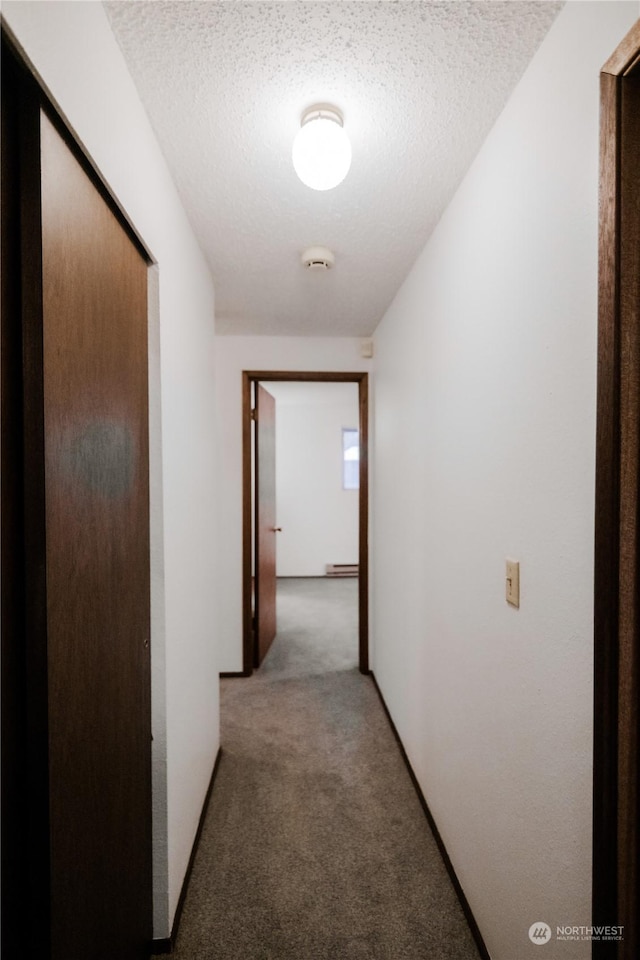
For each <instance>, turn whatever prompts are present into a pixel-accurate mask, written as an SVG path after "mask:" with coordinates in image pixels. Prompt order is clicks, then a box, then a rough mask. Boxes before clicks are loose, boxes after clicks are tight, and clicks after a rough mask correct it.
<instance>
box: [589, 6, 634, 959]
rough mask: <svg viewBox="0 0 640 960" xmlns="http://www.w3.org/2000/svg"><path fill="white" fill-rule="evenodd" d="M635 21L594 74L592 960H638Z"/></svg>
mask: <svg viewBox="0 0 640 960" xmlns="http://www.w3.org/2000/svg"><path fill="white" fill-rule="evenodd" d="M639 57H640V21H638V23H636V24H635V25H634V27H633V28H632V29H631V31H630V32H629V33H628V35H627V36H626V37H625V39H624V40H623V41H622V43H621V44H620V45H619V47H618V48H617V50H616V51H615V53H614V54H613V56H612V57H611V58H610V59H609V60H608V61H607V63H606V64H605V66H604V67H603V69H602V72H601V75H600V93H601V99H600V104H601V113H600V228H599V292H598V412H597V440H596V516H595V604H594V758H593V760H594V780H593V923H594V924H596V925H599V924H609V925H612V926H620V925H623V926H624V928H625V929H624V939H623V940H622V941H620V942H619V943H616V942H606V941H605V942H597V941H596V942H594V944H593V957H594V958H597V960H605V958H616V960H631V958H632V957H637V956H638V955H640V929H639V915H638V899H639V897H640V892H639V890H638V870H639V869H640V853H639V832H638V819H639V814H640V810H639V794H638V773H639V769H638V768H639V759H638V750H639V747H640V741H639V729H638V724H639V713H638V709H639V708H638V701H639V692H640V663H639V658H640V587H639V580H640V566H639V563H640V542H639V541H640V525H639V520H640V517H639V513H640V510H639V504H638V493H639V485H638V483H639V481H638V478H639V475H640V442H639V438H640V387H639V384H640V284H639V283H638V266H639V264H638V250H639V249H640V213H639V212H638V203H637V201H638V196H639V195H640V176H639V174H638V169H639V165H638V155H639V152H640V121H639V120H638V117H639V116H640V65H639Z"/></svg>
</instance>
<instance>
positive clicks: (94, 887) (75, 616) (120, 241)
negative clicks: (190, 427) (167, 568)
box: [41, 113, 152, 960]
mask: <svg viewBox="0 0 640 960" xmlns="http://www.w3.org/2000/svg"><path fill="white" fill-rule="evenodd" d="M41 178H42V190H41V198H42V200H41V203H42V351H43V353H42V383H43V404H44V488H45V489H44V498H45V534H46V553H45V559H46V624H47V625H46V631H47V674H48V676H47V690H48V747H49V758H48V761H49V831H50V847H49V855H50V878H51V879H50V883H51V890H50V896H51V956H52V958H53V960H86V958H88V957H91V958H93V960H99V958H100V960H101V958H105V960H106V958H110V960H111V958H113V957H118V958H119V960H133V958H140V957H146V956H148V954H149V947H150V941H151V937H152V930H151V916H152V911H151V876H152V872H151V853H152V850H151V721H150V717H151V713H150V650H149V640H150V600H149V594H150V585H149V506H148V504H149V469H148V425H147V424H148V410H147V402H148V401H147V391H148V387H147V303H146V290H147V266H146V262H145V260H144V259H143V257H142V256H141V254H140V252H139V251H138V249H137V248H136V246H135V245H134V243H133V242H132V240H131V239H130V237H129V235H128V233H127V232H126V231H125V229H124V228H123V226H122V225H121V223H120V222H119V220H118V219H117V218H116V216H115V215H114V213H113V212H112V210H111V207H110V206H109V204H108V203H107V202H106V201H105V199H104V198H103V196H102V195H101V194H100V193H99V192H98V190H97V189H96V187H95V186H94V184H93V182H92V180H91V179H90V178H89V176H88V175H87V174H86V173H85V171H84V169H83V167H82V166H81V165H80V163H79V162H78V160H77V159H76V158H75V155H74V153H72V151H71V150H70V149H69V147H68V146H67V144H66V143H65V141H64V140H63V138H62V137H61V135H60V134H59V133H58V131H57V130H56V129H55V128H54V126H53V125H52V123H51V122H50V121H49V120H48V119H47V117H46V116H45V115H44V113H42V114H41Z"/></svg>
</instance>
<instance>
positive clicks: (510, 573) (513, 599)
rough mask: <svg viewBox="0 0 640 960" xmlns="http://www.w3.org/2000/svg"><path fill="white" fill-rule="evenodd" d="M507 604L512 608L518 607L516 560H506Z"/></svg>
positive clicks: (517, 569) (518, 591)
mask: <svg viewBox="0 0 640 960" xmlns="http://www.w3.org/2000/svg"><path fill="white" fill-rule="evenodd" d="M506 587H507V592H506V599H507V603H510V604H511V606H512V607H519V606H520V563H519V561H518V560H507V582H506Z"/></svg>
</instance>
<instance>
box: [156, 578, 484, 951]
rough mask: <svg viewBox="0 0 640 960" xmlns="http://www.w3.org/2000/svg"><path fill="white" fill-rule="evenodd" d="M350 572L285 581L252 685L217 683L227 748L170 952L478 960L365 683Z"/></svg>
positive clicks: (394, 747) (381, 714)
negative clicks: (274, 631) (272, 634)
mask: <svg viewBox="0 0 640 960" xmlns="http://www.w3.org/2000/svg"><path fill="white" fill-rule="evenodd" d="M356 598H357V580H356V579H341V580H340V579H339V580H322V579H304V578H300V579H284V580H282V579H281V580H280V581H279V583H278V620H279V629H278V635H277V638H276V641H275V642H274V645H273V647H272V649H271V651H270V653H269V655H268V656H267V659H266V661H265V663H264V665H263V667H262V668H261V670H260V671H259V672H258V673H256V674H255V675H254V676H253V677H251V678H249V679H227V680H223V681H222V697H221V700H222V749H223V753H222V758H221V762H220V766H219V770H218V774H217V779H216V782H215V785H214V789H213V793H212V797H211V802H210V805H209V810H208V813H207V817H206V821H205V824H204V829H203V832H202V837H201V841H200V846H199V850H198V854H197V856H196V860H195V864H194V869H193V873H192V877H191V882H190V886H189V890H188V893H187V898H186V902H185V907H184V913H183V915H182V921H181V926H180V933H179V936H178V942H177V947H176V950H175V952H174V956H175V957H176V958H177V960H205V958H207V960H267V958H269V960H356V958H366V960H424V958H425V957H429V958H430V960H448V958H451V960H454V958H455V960H467V958H469V960H470V958H476V957H477V956H478V954H477V950H476V947H475V944H474V942H473V939H472V936H471V933H470V931H469V928H468V926H467V923H466V921H465V919H464V916H463V914H462V911H461V909H460V906H459V903H458V901H457V899H456V896H455V893H454V890H453V888H452V886H451V882H450V880H449V878H448V875H447V873H446V870H445V867H444V865H443V863H442V860H441V858H440V855H439V853H438V849H437V847H436V844H435V841H434V839H433V837H432V835H431V833H430V830H429V827H428V824H427V821H426V819H425V817H424V814H423V811H422V809H421V806H420V803H419V801H418V798H417V796H416V794H415V791H414V788H413V786H412V784H411V781H410V778H409V776H408V773H407V771H406V768H405V766H404V763H403V760H402V758H401V756H400V753H399V750H398V746H397V744H396V741H395V739H394V736H393V733H392V731H391V729H390V727H389V724H388V721H387V719H386V717H385V714H384V711H383V709H382V707H381V705H380V702H379V699H378V696H377V693H376V690H375V687H374V685H373V683H372V682H371V680H370V679H369V678H368V677H364V676H362V675H361V674H360V673H359V672H358V670H357V600H356Z"/></svg>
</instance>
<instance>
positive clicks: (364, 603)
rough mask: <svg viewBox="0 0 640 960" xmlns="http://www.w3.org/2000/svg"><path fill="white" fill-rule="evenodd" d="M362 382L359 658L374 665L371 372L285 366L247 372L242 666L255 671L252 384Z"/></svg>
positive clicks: (365, 667)
mask: <svg viewBox="0 0 640 960" xmlns="http://www.w3.org/2000/svg"><path fill="white" fill-rule="evenodd" d="M277 380H286V381H294V382H295V381H299V382H315V383H357V384H358V397H359V408H360V416H359V419H360V423H359V429H360V489H359V494H358V510H359V540H358V563H359V569H358V574H359V577H358V661H359V668H360V672H361V673H363V674H368V673H370V670H369V458H368V453H369V374H368V373H366V372H356V373H326V372H325V373H319V372H315V373H311V372H299V371H298V372H292V371H290V370H289V371H282V370H243V371H242V667H243V670H242V672H243V676H245V677H250V676H251V674H252V673H253V662H254V649H253V648H254V636H253V623H252V604H251V589H252V585H251V543H252V537H253V517H252V509H251V500H252V496H251V385H252V383H257V382H259V381H260V382H265V381H277Z"/></svg>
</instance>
